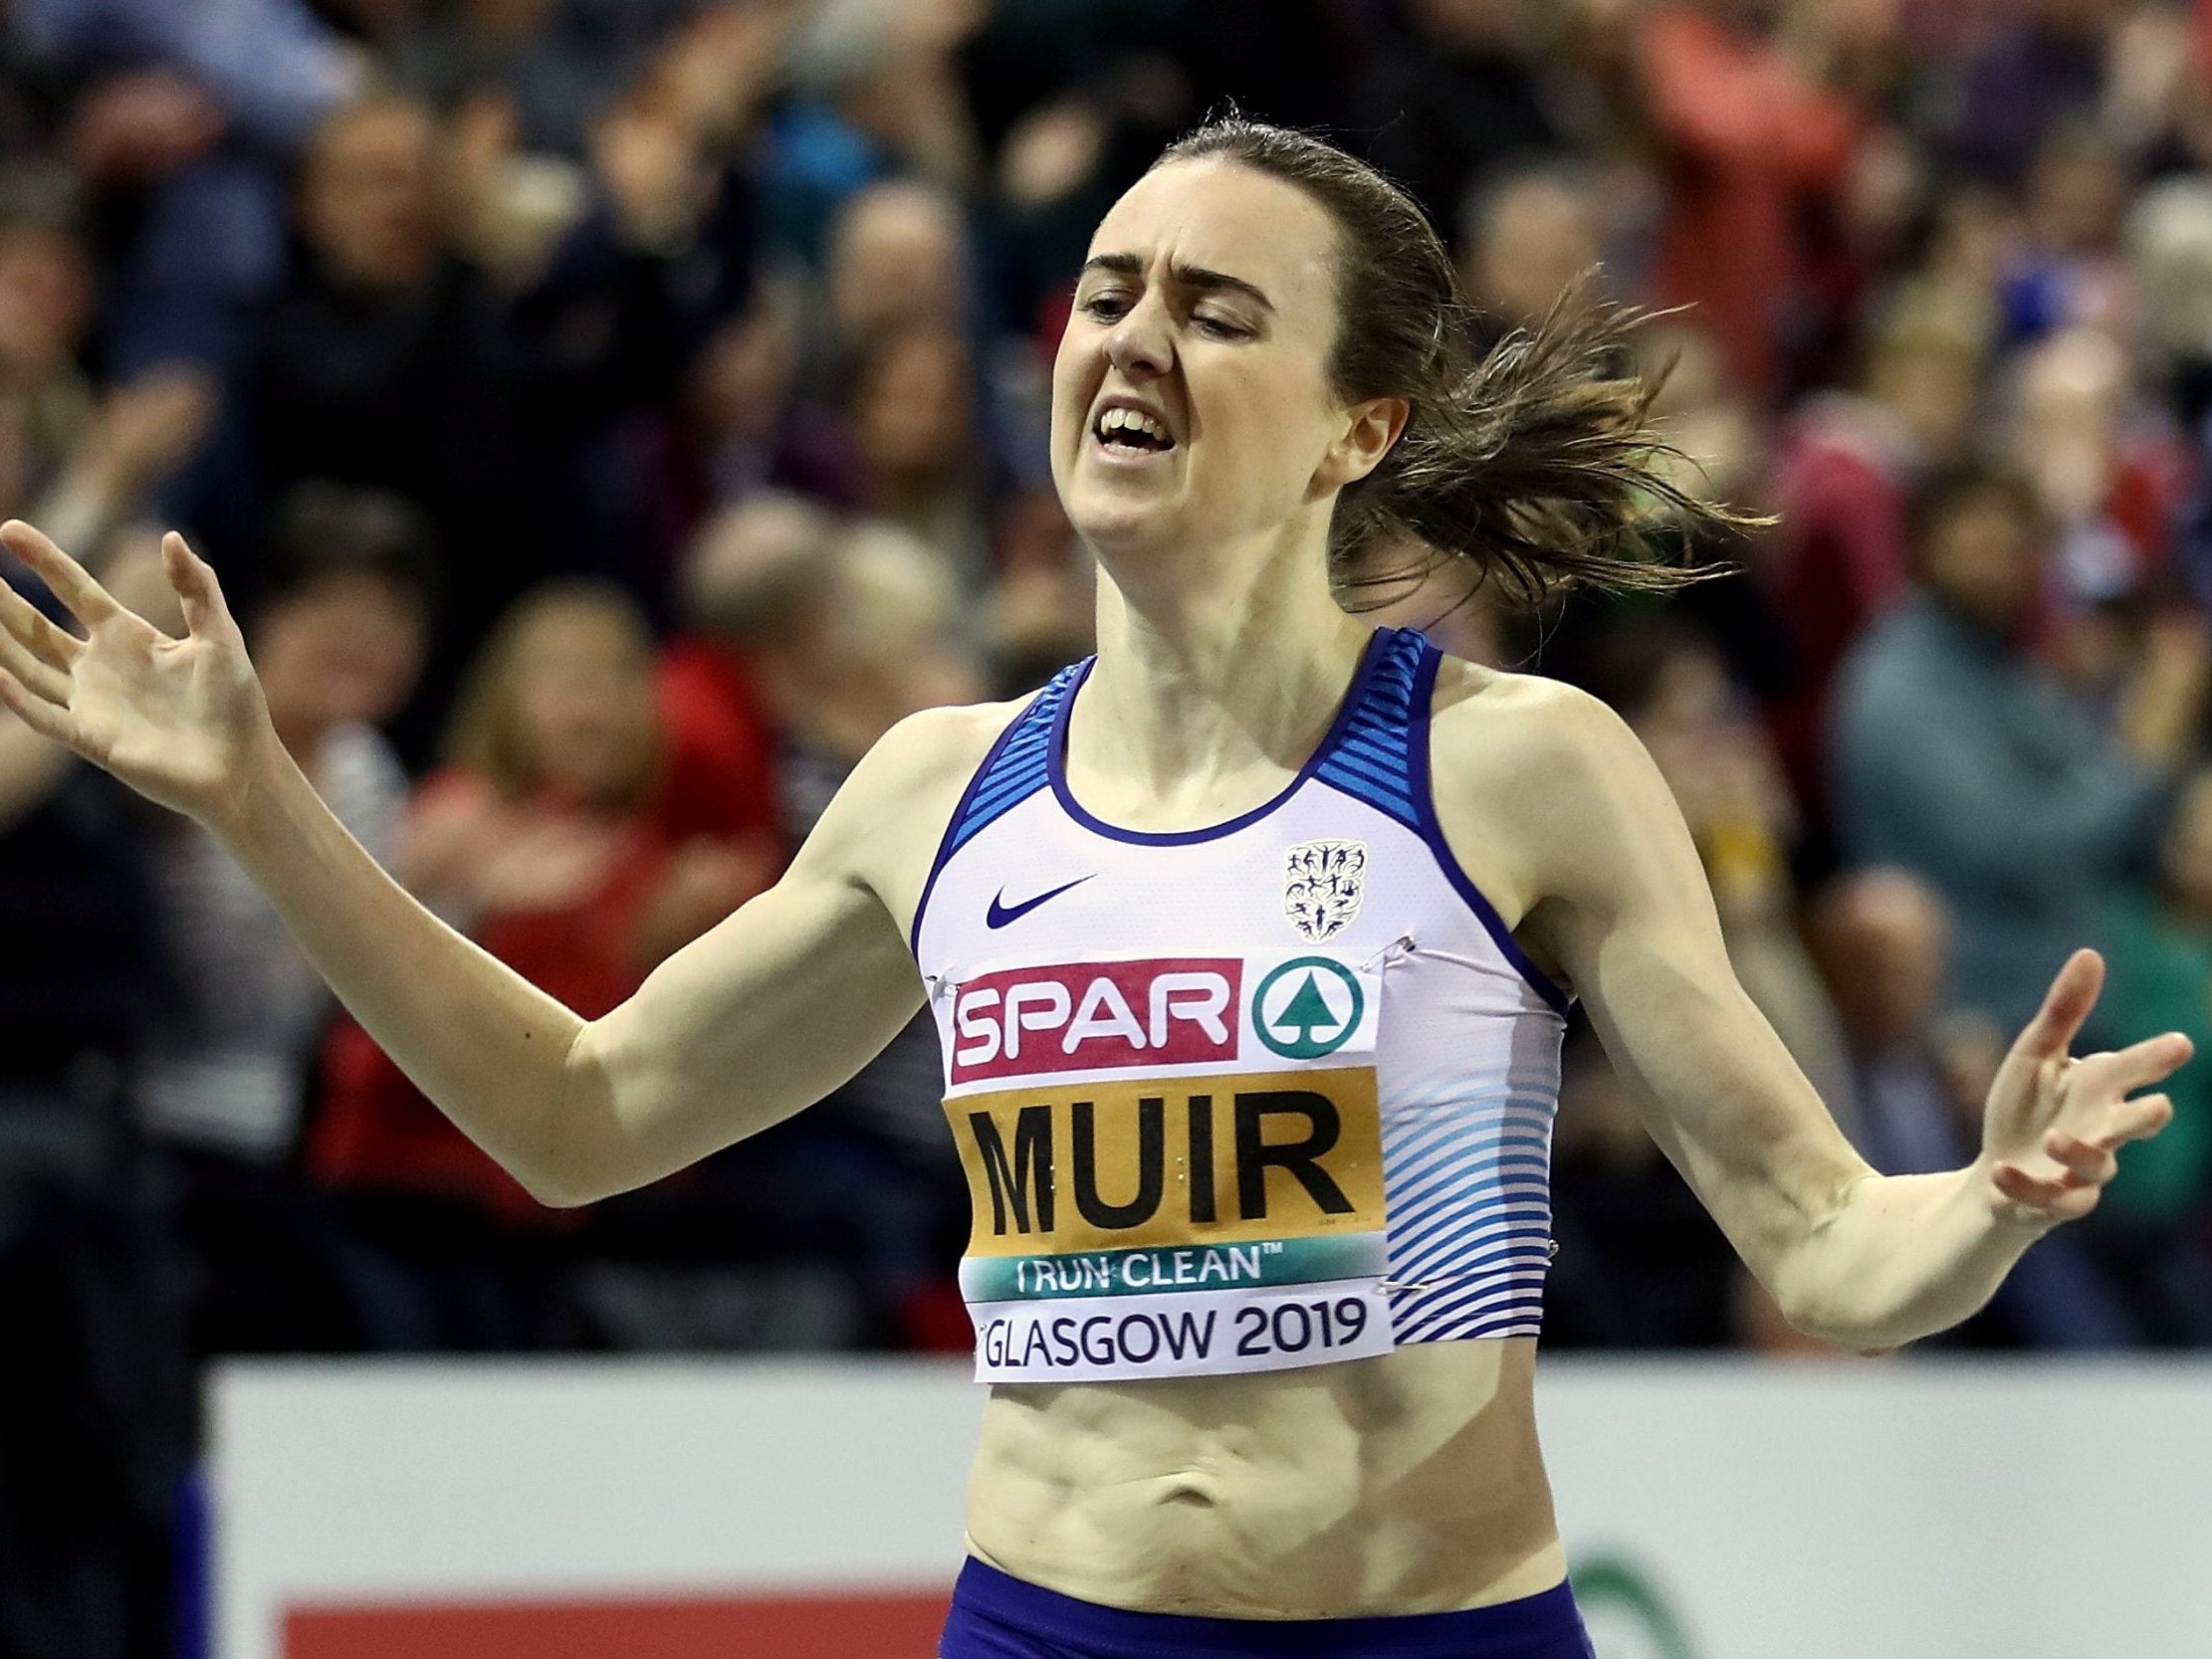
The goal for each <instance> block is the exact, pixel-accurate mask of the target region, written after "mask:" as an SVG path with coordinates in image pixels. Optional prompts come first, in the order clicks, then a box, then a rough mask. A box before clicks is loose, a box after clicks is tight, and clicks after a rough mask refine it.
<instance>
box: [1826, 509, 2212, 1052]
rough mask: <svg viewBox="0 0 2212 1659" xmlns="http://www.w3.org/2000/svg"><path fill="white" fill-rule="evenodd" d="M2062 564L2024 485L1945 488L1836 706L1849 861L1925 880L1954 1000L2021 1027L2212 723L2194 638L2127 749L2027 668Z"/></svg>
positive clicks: (1914, 537)
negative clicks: (1946, 941)
mask: <svg viewBox="0 0 2212 1659" xmlns="http://www.w3.org/2000/svg"><path fill="white" fill-rule="evenodd" d="M2049 550H2050V534H2049V528H2048V525H2047V523H2046V521H2045V520H2044V518H2043V516H2042V514H2041V512H2040V510H2039V508H2038V505H2037V502H2036V499H2035V495H2034V493H2033V491H2032V490H2031V489H2030V488H2029V487H2028V486H2027V485H2026V484H2024V483H2022V482H2021V481H2020V480H2018V479H2017V478H2015V477H2013V476H2012V475H2010V474H2005V473H1994V472H1989V471H1980V470H1968V471H1963V472H1954V473H1950V474H1947V475H1944V476H1943V477H1941V478H1939V479H1937V480H1935V481H1934V482H1933V483H1931V484H1930V485H1929V486H1928V488H1927V490H1926V491H1925V493H1924V496H1923V498H1922V501H1921V504H1920V506H1919V509H1918V512H1917V515H1916V518H1915V521H1914V524H1913V527H1912V533H1911V536H1910V558H1911V574H1912V578H1913V593H1912V595H1911V597H1910V598H1909V599H1907V601H1906V602H1905V603H1904V604H1903V605H1902V606H1901V607H1899V608H1898V609H1897V610H1895V611H1893V612H1892V613H1891V614H1890V615H1888V616H1887V617H1885V618H1883V619H1882V620H1881V621H1880V623H1878V624H1876V626H1875V627H1874V628H1873V629H1871V630H1870V631H1869V632H1868V633H1867V634H1866V635H1865V636H1864V637H1863V638H1862V639H1861V641H1860V642H1859V644H1858V645H1857V646H1856V647H1854V649H1853V651H1852V653H1851V655H1850V656H1849V657H1848V658H1847V659H1846V661H1845V665H1844V668H1843V671H1842V674H1841V677H1840V679H1839V683H1838V691H1837V698H1836V702H1835V705H1834V717H1833V718H1834V726H1833V732H1832V741H1833V744H1834V747H1833V750H1832V765H1833V771H1832V774H1831V789H1832V799H1833V801H1834V803H1835V807H1836V812H1837V815H1838V829H1839V832H1840V834H1841V837H1842V841H1843V846H1844V850H1845V852H1846V854H1847V856H1848V857H1849V858H1850V859H1851V860H1852V861H1854V862H1856V863H1861V864H1893V865H1899V866H1902V867H1903V868H1905V869H1908V870H1911V871H1913V872H1914V873H1916V874H1917V875H1919V876H1921V877H1922V878H1923V879H1925V880H1926V881H1927V882H1929V883H1930V884H1931V885H1932V886H1933V887H1934V888H1935V890H1936V891H1937V892H1938V893H1940V894H1941V895H1942V896H1943V898H1944V900H1945V902H1946V903H1947V905H1948V906H1949V907H1950V910H1951V914H1952V918H1953V923H1954V927H1955V929H1956V933H1955V934H1954V939H1955V946H1954V954H1953V961H1952V970H1951V981H1950V987H1949V992H1948V996H1947V1000H1948V1001H1949V1002H1950V1003H1951V1005H1953V1006H1955V1007H1959V1008H1963V1009H1966V1010H1969V1011H1972V1012H1974V1013H1977V1014H1981V1015H1985V1016H1987V1017H1989V1018H1991V1019H1994V1020H1995V1021H1997V1022H1998V1024H1999V1025H2000V1026H2002V1027H2005V1028H2017V1027H2018V1026H2020V1025H2023V1024H2025V1023H2026V1022H2027V1020H2028V1018H2029V1016H2030V1015H2032V1014H2033V1013H2034V1012H2035V1010H2036V1008H2037V1007H2038V1006H2039V1005H2040V1004H2041V1001H2042V997H2043V991H2044V988H2045V986H2047V985H2048V984H2049V983H2050V979H2051V976H2052V975H2053V974H2054V973H2056V972H2057V971H2058V968H2059V964H2060V963H2061V962H2063V961H2064V960H2065V959H2066V957H2067V955H2068V953H2069V952H2071V951H2072V950H2074V949H2075V948H2076V947H2078V946H2079V945H2080V944H2082V943H2083V942H2084V941H2085V940H2087V939H2089V938H2092V937H2094V936H2095V932H2096V924H2097V910H2098V905H2099V902H2100V900H2101V895H2102V893H2103V891H2104V890H2105V888H2106V887H2107V886H2108V885H2109V884H2110V883H2111V882H2113V881H2114V880H2116V879H2118V878H2119V877H2120V876H2121V875H2122V874H2123V873H2124V872H2125V871H2126V870H2127V869H2128V868H2129V867H2130V864H2131V861H2134V860H2137V859H2139V858H2141V857H2143V856H2145V855H2146V854H2147V851H2148V848H2149V846H2150V844H2151V840H2152V837H2154V835H2155V834H2156V825H2157V821H2158V815H2159V812H2160V808H2161V803H2162V800H2163V797H2164V783H2163V781H2162V779H2163V774H2164V773H2166V772H2168V771H2170V770H2171V769H2172V768H2173V767H2174V766H2175V765H2176V764H2177V763H2178V762H2179V760H2180V758H2181V756H2182V755H2183V754H2184V753H2186V752H2187V750H2188V748H2189V746H2190V745H2191V744H2192V743H2193V742H2194V741H2195V739H2196V736H2197V734H2198V726H2199V725H2200V724H2201V715H2202V708H2201V705H2202V698H2203V680H2204V644H2203V637H2202V633H2201V631H2200V630H2197V631H2190V630H2182V631H2179V632H2174V633H2171V634H2158V635H2153V636H2152V637H2153V639H2154V640H2160V641H2162V642H2163V643H2161V644H2159V645H2158V647H2157V650H2156V651H2154V652H2153V653H2152V654H2151V655H2150V656H2148V657H2146V659H2145V660H2144V661H2143V663H2142V664H2141V665H2139V667H2138V669H2137V671H2136V673H2135V676H2134V679H2133V681H2132V683H2131V686H2130V695H2131V697H2132V699H2133V701H2134V702H2135V705H2136V713H2135V718H2134V720H2132V721H2131V722H2130V723H2129V724H2128V726H2126V727H2125V729H2124V734H2123V736H2122V737H2121V738H2118V739H2115V738H2114V737H2111V736H2108V735H2107V734H2106V733H2105V732H2103V731H2102V730H2101V729H2100V728H2099V726H2098V725H2097V723H2096V722H2095V721H2094V720H2093V719H2092V718H2091V716H2090V714H2089V712H2088V711H2087V710H2085V709H2084V708H2082V707H2081V706H2080V705H2079V704H2078V703H2076V702H2075V701H2074V700H2073V699H2072V698H2071V697H2070V696H2069V694H2067V693H2066V692H2065V691H2064V690H2062V689H2061V688H2060V687H2059V686H2058V685H2056V684H2054V683H2053V681H2052V679H2051V678H2050V676H2049V675H2048V673H2047V672H2046V671H2045V670H2043V669H2042V668H2041V667H2039V666H2038V665H2037V664H2036V663H2035V661H2034V660H2033V659H2032V658H2031V657H2030V655H2029V653H2028V648H2027V642H2026V639H2025V637H2024V636H2025V630H2026V628H2027V625H2028V623H2029V621H2030V619H2031V617H2032V616H2033V614H2034V611H2035V606H2036V598H2037V594H2038V592H2039V590H2040V587H2041V584H2042V582H2043V579H2044V567H2045V561H2046V558H2047V557H2048V554H2049Z"/></svg>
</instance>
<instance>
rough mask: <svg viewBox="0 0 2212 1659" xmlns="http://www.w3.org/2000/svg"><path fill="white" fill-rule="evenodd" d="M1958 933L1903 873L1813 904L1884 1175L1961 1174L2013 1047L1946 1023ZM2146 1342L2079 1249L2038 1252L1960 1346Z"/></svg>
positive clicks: (1969, 1026) (1868, 876)
mask: <svg viewBox="0 0 2212 1659" xmlns="http://www.w3.org/2000/svg"><path fill="white" fill-rule="evenodd" d="M1949 933H1950V930H1949V919H1948V918H1947V917H1946V915H1945V914H1944V910H1943V904H1942V901H1941V900H1940V899H1938V898H1937V897H1936V896H1935V894H1934V892H1933V891H1932V890H1931V889H1930V888H1929V887H1928V886H1927V885H1926V884H1925V883H1924V882H1922V881H1920V880H1919V879H1918V878H1917V877H1915V876H1912V875H1909V874H1907V873H1906V872H1904V871H1901V870H1884V869H1869V870H1862V871H1857V872H1854V873H1852V874H1850V875H1847V876H1842V877H1839V878H1838V879H1837V880H1835V881H1834V882H1831V883H1830V884H1829V885H1828V886H1827V887H1826V888H1824V889H1823V890H1822V891H1821V892H1820V893H1819V894H1817V895H1816V896H1815V897H1814V900H1813V903H1812V905H1811V906H1810V907H1809V914H1808V916H1807V926H1806V938H1807V942H1808V943H1809V944H1810V946H1811V948H1812V952H1813V956H1814V959H1815V960H1816V961H1817V962H1818V963H1819V964H1820V970H1821V975H1822V977H1823V979H1824V980H1825V981H1826V983H1827V985H1828V990H1829V994H1830V996H1831V997H1832V998H1833V999H1834V1002H1835V1007H1836V1012H1837V1015H1838V1016H1839V1018H1840V1019H1841V1021H1842V1024H1843V1029H1844V1034H1845V1037H1846V1039H1847V1041H1848V1043H1849V1045H1850V1051H1851V1059H1852V1065H1853V1068H1854V1071H1855V1073H1856V1077H1857V1084H1858V1097H1859V1106H1860V1115H1859V1123H1858V1127H1857V1134H1856V1137H1855V1139H1856V1141H1857V1142H1858V1146H1859V1150H1860V1152H1861V1153H1862V1155H1864V1156H1865V1157H1866V1159H1867V1161H1868V1162H1869V1163H1871V1164H1873V1165H1874V1166H1875V1167H1876V1168H1877V1169H1879V1170H1880V1171H1881V1172H1882V1173H1883V1174H1888V1175H1902V1174H1920V1173H1932V1172H1934V1171H1937V1170H1942V1169H1956V1168H1959V1167H1961V1166H1962V1165H1964V1164H1965V1163H1967V1162H1968V1161H1970V1160H1971V1159H1972V1158H1973V1157H1974V1156H1975V1155H1976V1154H1977V1153H1978V1152H1979V1151H1980V1149H1981V1121H1982V1103H1983V1101H1984V1100H1985V1099H1986V1098H1987V1096H1988V1093H1989V1086H1990V1082H1991V1080H1992V1079H1993V1078H1994V1077H1995V1076H1996V1071H1997V1065H1998V1062H1999V1061H2000V1059H2001V1058H2002V1057H2003V1054H2004V1050H2005V1047H2006V1037H2005V1034H2004V1033H2003V1032H2002V1031H2001V1030H2000V1029H1999V1028H1998V1027H1996V1026H1995V1025H1993V1024H1991V1023H1990V1022H1988V1021H1986V1020H1984V1019H1981V1018H1980V1017H1979V1016H1975V1015H1954V1014H1948V1013H1946V1012H1945V1011H1944V1003H1943V985H1944V980H1945V977H1946V975H1945V961H1946V957H1947V954H1948V941H1949ZM2135 1335H2136V1330H2135V1326H2134V1323H2133V1322H2132V1321H2131V1320H2130V1319H2129V1317H2128V1315H2127V1313H2126V1311H2125V1309H2124V1308H2123V1306H2122V1304H2121V1301H2120V1299H2119V1298H2118V1297H2117V1296H2115V1294H2114V1291H2113V1287H2112V1286H2111V1285H2109V1284H2107V1283H2106V1282H2105V1279H2104V1277H2103V1276H2102V1275H2101V1274H2100V1273H2099V1272H2098V1270H2097V1268H2096V1267H2095V1265H2094V1264H2093V1262H2092V1260H2091V1259H2090V1257H2089V1256H2088V1255H2087V1254H2086V1253H2085V1252H2084V1249H2083V1247H2082V1245H2081V1243H2080V1242H2079V1241H2078V1239H2076V1238H2075V1237H2074V1236H2072V1235H2068V1236H2064V1237H2058V1238H2050V1239H2046V1240H2044V1241H2043V1242H2042V1243H2041V1244H2040V1245H2038V1246H2037V1248H2036V1250H2035V1252H2034V1254H2033V1255H2031V1256H2030V1257H2029V1258H2028V1259H2027V1260H2026V1261H2024V1262H2022V1263H2021V1264H2020V1266H2019V1268H2018V1269H2017V1270H2016V1271H2015V1272H2014V1274H2013V1276H2012V1277H2011V1278H2010V1279H2008V1280H2007V1281H2006V1282H2005V1285H2004V1288H2003V1289H2002V1290H2000V1291H1999V1292H1998V1293H1997V1298H1996V1300H1995V1301H1994V1302H1993V1303H1992V1304H1991V1305H1990V1307H1989V1309H1988V1310H1987V1311H1986V1312H1985V1313H1983V1314H1982V1315H1980V1316H1977V1318H1976V1319H1975V1321H1974V1322H1972V1323H1971V1324H1970V1325H1969V1326H1968V1327H1967V1328H1965V1330H1964V1331H1962V1332H1961V1333H1960V1334H1959V1335H1958V1337H1957V1338H1956V1339H1954V1340H1956V1341H1959V1342H1964V1343H1967V1344H1995V1345H2000V1346H2005V1347H2032V1348H2116V1347H2120V1346H2123V1345H2125V1344H2127V1343H2129V1342H2131V1341H2133V1340H2134V1338H2135Z"/></svg>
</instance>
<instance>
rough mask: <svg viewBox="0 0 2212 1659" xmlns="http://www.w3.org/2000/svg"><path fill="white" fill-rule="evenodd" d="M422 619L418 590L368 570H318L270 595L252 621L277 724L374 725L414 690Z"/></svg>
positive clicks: (287, 727) (302, 728) (294, 727)
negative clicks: (291, 588)
mask: <svg viewBox="0 0 2212 1659" xmlns="http://www.w3.org/2000/svg"><path fill="white" fill-rule="evenodd" d="M427 627H428V617H427V615H426V613H425V611H424V607H423V602H422V596H421V595H420V594H419V593H417V592H416V591H415V590H414V589H412V588H410V587H408V586H406V585H405V584H403V583H400V582H397V581H394V580H392V579H391V578H390V577H388V576H383V575H378V574H374V573H372V572H368V571H342V572H337V573H333V574H332V575H327V576H322V577H318V578H317V579H315V580H314V581H312V582H310V583H308V584H307V585H306V586H304V587H301V588H299V589H297V590H296V591H294V592H292V593H289V594H287V595H285V596H284V597H283V598H281V599H278V600H275V601H274V602H272V603H271V604H270V605H268V606H267V607H266V608H265V609H264V610H263V611H262V613H261V615H260V617H259V618H258V619H257V621H256V624H255V628H254V661H255V663H256V665H257V666H258V667H259V668H260V670H261V679H262V685H263V687H264V689H265V690H266V692H267V694H268V698H269V713H270V718H271V719H272V720H274V721H275V722H276V725H277V728H278V729H279V730H280V731H285V732H321V731H325V730H328V729H329V728H330V727H332V726H340V725H344V724H347V723H350V722H360V723H362V724H364V725H368V726H381V725H382V724H383V723H384V722H385V721H388V720H390V719H391V718H392V716H394V715H396V714H397V713H398V712H399V709H400V706H401V705H403V704H404V703H405V702H406V701H407V698H408V695H409V694H410V693H411V692H413V690H414V687H415V678H416V676H417V675H418V674H420V673H421V671H422V652H423V645H424V642H425V637H426V632H427Z"/></svg>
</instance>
